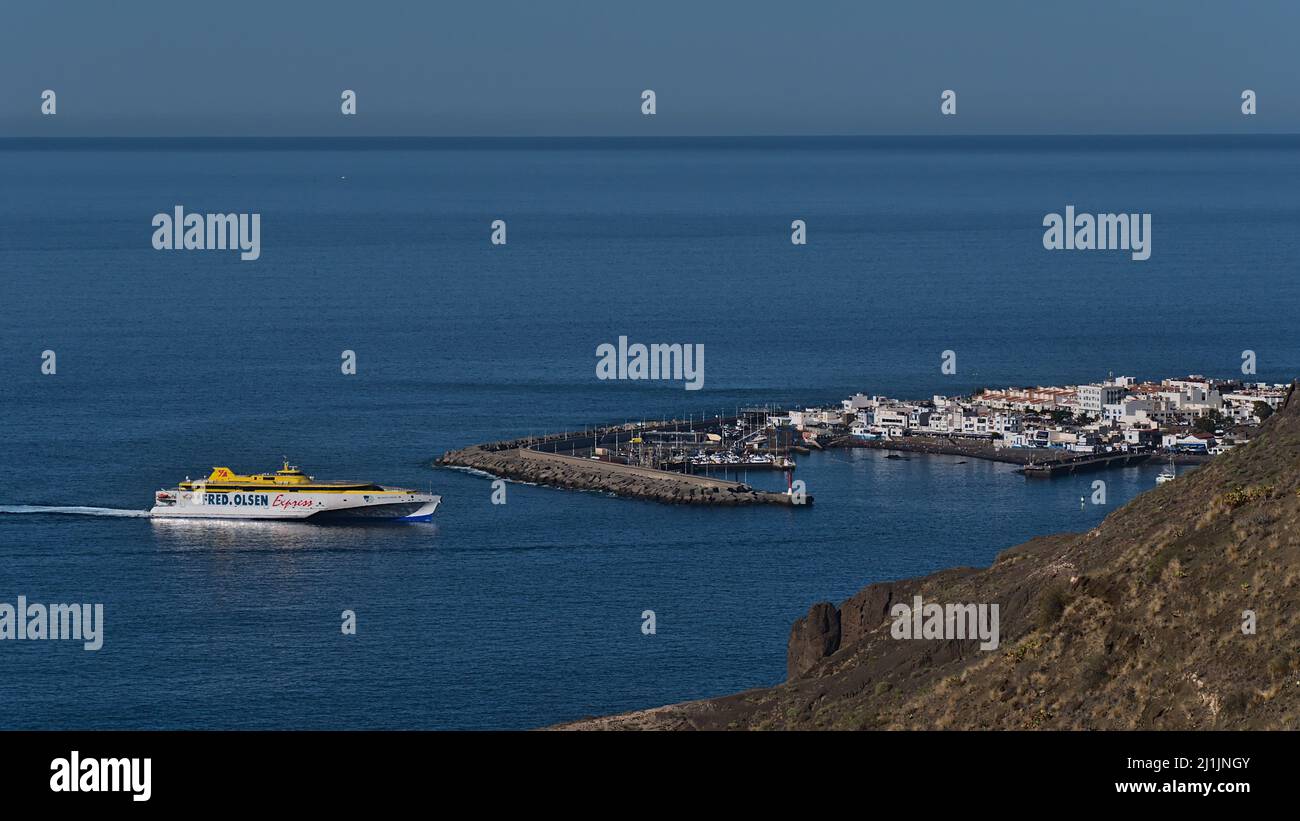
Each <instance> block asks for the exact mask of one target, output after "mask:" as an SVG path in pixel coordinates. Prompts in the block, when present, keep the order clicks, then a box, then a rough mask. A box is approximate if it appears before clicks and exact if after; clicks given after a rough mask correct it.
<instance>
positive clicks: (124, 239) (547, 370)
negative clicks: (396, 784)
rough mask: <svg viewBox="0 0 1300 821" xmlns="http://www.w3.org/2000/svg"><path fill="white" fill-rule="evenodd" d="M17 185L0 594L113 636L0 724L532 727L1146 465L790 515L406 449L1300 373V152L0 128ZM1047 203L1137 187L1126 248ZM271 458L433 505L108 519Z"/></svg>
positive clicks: (920, 478) (958, 142)
mask: <svg viewBox="0 0 1300 821" xmlns="http://www.w3.org/2000/svg"><path fill="white" fill-rule="evenodd" d="M0 185H2V186H3V189H4V191H5V194H6V195H5V196H4V197H3V198H0V602H8V603H10V604H14V603H16V600H17V597H18V596H20V595H22V596H26V597H27V599H28V600H29V601H38V602H51V603H53V602H57V603H63V602H100V603H103V605H104V618H105V626H104V643H103V647H102V649H100V650H98V651H93V652H90V651H86V650H83V649H82V646H81V644H80V643H78V642H52V641H45V642H37V641H22V642H20V641H4V642H0V728H109V727H114V728H471V729H498V728H531V727H537V726H542V725H547V724H552V723H556V722H561V721H566V720H572V719H576V718H580V717H583V716H587V715H596V714H605V713H612V712H616V711H623V710H630V709H636V708H642V707H650V706H655V705H659V704H663V703H667V702H676V701H681V700H686V699H696V698H702V697H707V696H715V695H722V694H726V693H730V692H734V691H738V690H742V689H746V688H751V687H757V686H765V685H771V684H774V683H776V682H779V681H780V680H781V679H782V678H783V677H784V672H785V643H786V638H787V636H788V633H789V629H790V624H791V622H792V621H793V620H794V619H796V618H798V617H799V616H801V615H802V614H803V613H805V612H806V611H807V609H808V607H809V605H811V604H812V603H814V602H816V601H820V600H831V601H838V600H841V599H843V598H845V597H847V596H849V595H851V594H852V593H853V592H855V591H856V590H858V589H859V588H861V587H862V586H863V585H865V584H868V583H870V582H873V581H880V580H886V579H893V578H898V577H905V576H913V575H917V574H923V573H928V572H931V571H934V570H937V569H940V568H945V567H950V566H954V565H973V566H979V565H986V564H988V563H989V562H990V561H991V560H992V559H993V557H994V556H995V555H996V554H997V553H998V552H999V551H1000V550H1002V549H1004V548H1006V547H1009V546H1011V545H1014V544H1017V543H1019V542H1021V541H1024V540H1025V539H1028V538H1030V537H1032V536H1035V535H1039V534H1046V533H1052V532H1057V531H1063V530H1076V531H1077V530H1084V529H1087V528H1090V527H1092V526H1094V525H1096V524H1097V523H1098V522H1099V521H1100V520H1101V519H1102V518H1103V517H1104V516H1105V515H1106V513H1107V512H1108V511H1110V510H1113V509H1115V508H1116V507H1117V506H1118V505H1120V504H1122V503H1123V502H1124V501H1125V500H1127V499H1130V498H1132V497H1133V496H1134V495H1136V494H1138V493H1141V492H1143V491H1145V490H1147V489H1149V488H1150V487H1152V486H1153V482H1152V480H1153V477H1154V474H1155V473H1156V472H1157V471H1158V470H1159V466H1158V465H1152V466H1146V467H1141V468H1131V469H1126V470H1121V471H1113V472H1109V473H1105V474H1094V475H1087V476H1081V477H1078V478H1067V479H1060V480H1056V481H1050V482H1046V481H1043V482H1028V481H1026V480H1025V479H1024V478H1023V477H1021V476H1019V475H1017V474H1016V473H1014V472H1013V470H1012V468H1011V467H1010V466H1008V465H1002V464H993V463H988V462H981V461H976V460H967V461H963V460H961V459H958V458H955V457H942V456H935V457H927V456H912V457H911V458H909V459H906V460H888V459H885V458H884V456H883V454H881V453H878V452H874V451H831V452H826V453H816V454H812V455H809V456H806V457H802V458H801V459H800V464H799V468H798V471H797V476H798V477H799V478H802V479H803V480H804V481H805V482H806V483H807V486H808V490H809V492H810V493H812V494H813V495H815V497H816V503H815V504H814V505H813V506H812V507H811V508H808V509H798V510H791V509H776V508H751V509H699V508H685V507H670V506H664V505H658V504H654V503H649V502H640V501H629V500H624V499H615V498H611V497H608V496H605V495H601V494H596V493H582V492H569V491H561V490H553V489H547V488H542V487H534V486H530V485H525V484H511V485H509V486H508V495H507V503H506V504H504V505H494V504H492V503H491V485H490V481H489V480H488V479H486V478H484V477H482V476H476V475H472V474H469V473H465V472H459V471H453V470H442V469H434V468H431V467H430V462H431V460H432V459H433V458H435V457H436V456H437V455H439V454H440V453H442V452H443V451H445V450H448V449H451V448H456V447H461V446H465V445H468V444H472V443H476V442H481V441H488V440H498V439H504V438H509V437H515V436H521V435H528V434H535V433H542V432H548V431H560V430H567V429H574V428H581V427H583V426H584V425H592V424H597V423H609V422H623V421H626V420H634V419H643V418H646V419H649V418H662V417H673V416H678V417H686V416H688V415H689V416H693V417H695V418H699V417H700V416H701V415H706V416H713V415H716V414H719V413H723V412H731V411H733V410H734V408H735V407H737V406H738V405H752V404H781V405H787V406H791V405H804V404H819V403H831V402H838V401H839V400H840V399H842V398H844V397H847V396H849V395H850V394H852V393H855V392H865V393H877V394H888V395H893V396H899V397H904V398H924V397H929V396H931V395H933V394H956V393H963V392H968V391H970V390H972V389H974V388H976V387H979V386H1005V385H1030V384H1066V383H1077V382H1080V381H1096V380H1099V379H1102V378H1104V377H1106V376H1107V374H1110V373H1113V374H1115V375H1117V376H1118V375H1133V376H1138V377H1143V378H1162V377H1168V376H1179V375H1186V374H1188V373H1201V374H1205V375H1208V376H1220V377H1232V376H1237V375H1240V366H1241V362H1242V352H1243V351H1246V350H1250V351H1254V352H1255V353H1256V356H1257V358H1258V369H1259V371H1258V376H1257V377H1256V378H1257V379H1259V380H1261V381H1285V380H1288V379H1290V378H1291V377H1292V376H1294V375H1295V374H1296V372H1297V371H1298V370H1300V349H1298V346H1297V336H1296V334H1295V333H1294V330H1293V329H1292V328H1291V327H1290V323H1289V321H1288V319H1287V317H1288V314H1287V312H1286V310H1285V309H1286V306H1291V305H1295V304H1297V301H1298V300H1300V284H1298V280H1297V276H1296V271H1297V262H1298V260H1300V244H1298V243H1300V240H1298V238H1297V234H1296V230H1295V226H1296V225H1297V223H1298V222H1300V205H1298V204H1297V200H1296V198H1295V192H1296V191H1297V190H1300V140H1296V139H1293V138H1268V139H1263V138H1260V139H1251V138H1216V137H1206V138H1172V137H1165V138H1155V137H1153V138H1110V139H1107V138H1087V139H1085V138H1037V139H1022V138H982V139H937V138H936V139H903V138H898V139H825V140H818V139H798V140H794V139H792V140H781V139H757V140H728V139H719V140H700V139H691V140H651V141H645V140H642V141H636V140H596V139H592V140H451V141H447V140H443V141H440V140H427V141H426V140H376V141H318V140H285V141H270V140H261V141H237V140H236V141H219V140H208V141H203V140H198V141H179V142H157V141H154V142H150V141H93V140H91V141H71V142H65V143H60V144H56V145H52V144H50V143H43V142H22V141H8V142H5V141H0ZM177 205H183V206H184V207H185V208H186V209H187V210H192V211H199V212H216V211H221V212H256V213H259V214H261V221H262V236H261V240H262V255H261V258H260V259H259V260H257V261H253V262H243V261H240V259H239V256H238V254H236V253H232V252H221V251H209V252H200V251H188V252H184V251H156V250H154V249H153V247H152V246H151V242H150V240H151V236H152V232H153V229H152V227H151V219H152V217H153V215H154V214H157V213H160V212H166V213H170V212H171V211H172V209H173V208H174V207H175V206H177ZM1067 205H1074V206H1075V207H1076V210H1078V211H1081V212H1082V211H1089V212H1149V213H1151V214H1152V225H1153V239H1152V254H1151V258H1150V259H1149V260H1146V261H1134V260H1132V259H1131V258H1130V256H1129V254H1127V253H1123V252H1101V251H1091V252H1068V251H1048V250H1045V249H1044V248H1043V244H1042V236H1043V228H1042V221H1043V217H1044V215H1045V214H1048V213H1052V212H1057V213H1060V212H1063V211H1064V209H1065V207H1066V206H1067ZM497 219H501V220H505V221H506V222H507V225H508V241H507V244H506V245H505V246H493V245H492V244H491V243H490V241H489V237H490V234H491V228H490V226H491V223H492V222H493V220H497ZM795 219H802V220H805V221H806V223H807V230H808V243H807V245H805V246H795V245H792V244H791V242H790V230H791V229H790V224H791V221H792V220H795ZM619 336H627V337H628V338H629V339H630V340H631V341H633V342H637V341H640V342H644V343H651V342H666V343H691V344H702V345H704V348H705V352H706V358H705V381H704V388H703V389H702V390H699V391H686V390H684V389H683V387H682V384H681V383H673V382H659V383H651V382H617V381H601V380H598V379H597V378H596V374H595V364H596V357H595V350H596V348H597V347H598V346H599V345H601V344H602V343H605V342H616V341H617V339H618V337H619ZM46 350H52V351H54V352H55V353H56V355H57V373H56V374H54V375H44V374H42V372H41V362H42V352H43V351H46ZM345 350H352V351H355V353H356V358H357V359H356V361H357V373H356V374H355V375H344V374H343V373H342V372H341V368H340V363H341V355H342V352H343V351H345ZM945 350H950V351H953V352H955V353H956V357H957V373H956V374H955V375H945V374H944V373H942V372H941V370H940V364H941V353H942V352H943V351H945ZM282 456H287V457H288V458H289V459H290V460H291V461H293V462H295V463H297V464H301V465H302V466H303V467H304V468H306V469H307V470H308V471H309V472H310V473H313V474H315V475H317V476H319V477H327V478H355V479H362V480H369V481H378V482H383V483H386V484H401V485H409V486H415V487H419V488H429V487H432V488H433V489H434V490H435V491H436V492H438V493H441V494H442V495H443V497H444V504H443V507H442V508H441V509H440V510H439V511H438V514H437V516H436V517H435V521H434V522H433V523H432V524H427V525H422V524H412V525H406V526H379V527H375V526H371V527H356V526H353V527H324V526H313V525H309V524H269V523H263V524H256V523H196V522H190V523H176V522H171V523H169V522H155V521H151V520H149V519H147V518H144V517H140V516H132V515H129V513H130V512H133V511H134V512H138V511H141V510H144V509H146V508H147V507H148V506H149V505H150V504H151V503H152V496H153V492H154V491H155V490H156V489H158V488H160V487H163V486H172V485H174V483H175V482H176V481H178V480H180V479H182V478H183V477H185V476H187V475H189V476H195V477H197V476H200V475H206V472H207V471H208V470H209V469H210V468H211V467H212V466H214V465H228V466H231V467H233V468H235V469H236V470H240V471H244V472H254V471H260V470H266V469H272V468H275V467H277V466H278V465H279V462H280V460H281V458H282ZM1097 478H1102V479H1104V480H1105V481H1106V482H1107V496H1108V499H1107V502H1108V503H1107V504H1106V505H1104V506H1102V505H1092V504H1086V503H1085V504H1081V502H1080V499H1081V497H1091V494H1092V481H1093V480H1094V479H1097ZM750 479H751V481H753V482H754V483H755V484H766V485H768V486H774V484H775V483H777V482H779V481H780V480H779V477H774V476H754V475H751V476H750ZM41 506H63V507H66V506H77V507H86V508H94V510H90V511H83V512H81V513H75V514H74V513H63V514H53V513H48V512H39V508H40V507H41ZM344 610H353V611H355V613H356V616H357V631H356V634H355V635H344V634H343V632H342V631H341V629H340V627H341V614H342V612H343V611H344ZM645 610H653V611H654V612H655V616H656V627H657V632H655V633H654V634H653V635H646V634H643V633H642V630H641V626H642V619H641V614H642V613H643V611H645Z"/></svg>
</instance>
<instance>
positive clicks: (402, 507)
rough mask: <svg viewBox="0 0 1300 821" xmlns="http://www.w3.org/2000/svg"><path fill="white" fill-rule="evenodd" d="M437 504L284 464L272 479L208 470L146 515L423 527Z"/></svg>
mask: <svg viewBox="0 0 1300 821" xmlns="http://www.w3.org/2000/svg"><path fill="white" fill-rule="evenodd" d="M441 502H442V497H441V496H435V495H434V494H432V493H422V492H420V491H417V490H409V489H407V488H397V487H385V486H383V485H377V484H372V483H367V482H319V481H317V480H316V478H315V477H314V476H308V475H307V474H306V473H304V472H303V471H302V470H301V469H300V468H298V467H297V466H294V465H290V464H289V463H288V462H285V463H284V465H283V467H282V468H281V469H280V470H277V471H275V472H274V473H254V474H250V475H243V474H238V473H235V472H234V471H232V470H231V469H230V468H228V467H214V468H213V469H212V473H210V474H209V475H208V477H207V478H206V479H200V480H196V481H190V480H189V479H186V480H185V481H184V482H180V483H179V484H178V485H177V486H176V487H175V488H172V489H163V490H160V491H158V492H157V493H156V494H154V506H153V508H152V509H151V510H150V511H149V513H150V515H152V516H155V517H162V518H178V519H179V518H184V519H263V520H292V521H303V520H310V521H313V522H323V521H332V520H353V521H355V520H362V521H364V520H393V521H406V522H427V521H430V520H431V519H432V518H433V513H434V511H435V510H437V509H438V505H439V504H440V503H441Z"/></svg>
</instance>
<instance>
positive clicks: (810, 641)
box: [785, 601, 840, 678]
mask: <svg viewBox="0 0 1300 821" xmlns="http://www.w3.org/2000/svg"><path fill="white" fill-rule="evenodd" d="M838 649H840V611H838V610H836V609H835V605H833V604H831V603H830V602H825V601H824V602H818V603H817V604H814V605H813V606H812V608H811V609H810V610H809V611H808V615H807V616H804V617H803V618H802V619H799V620H798V621H796V622H795V623H794V626H793V627H791V628H790V644H789V647H788V648H787V649H786V656H785V669H786V675H787V676H789V677H790V678H798V677H799V676H802V675H803V674H804V673H806V672H808V671H809V670H811V669H812V668H813V667H814V666H815V665H816V664H817V662H819V661H821V660H822V659H824V658H826V657H827V656H829V655H830V654H832V653H834V652H835V651H836V650H838Z"/></svg>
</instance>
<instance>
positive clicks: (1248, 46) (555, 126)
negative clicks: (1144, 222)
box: [0, 0, 1300, 136]
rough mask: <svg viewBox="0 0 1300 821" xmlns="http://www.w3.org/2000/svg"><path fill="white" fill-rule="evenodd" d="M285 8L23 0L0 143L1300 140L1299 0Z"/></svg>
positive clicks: (0, 116) (0, 52) (10, 17)
mask: <svg viewBox="0 0 1300 821" xmlns="http://www.w3.org/2000/svg"><path fill="white" fill-rule="evenodd" d="M289 5H290V4H288V3H281V2H270V0H259V1H258V2H247V1H246V0H224V1H223V2H211V3H192V2H179V1H177V0H173V2H154V1H153V0H142V1H137V0H131V2H122V3H111V2H102V0H95V2H88V1H85V0H82V1H81V2H60V0H40V2H37V0H23V2H17V0H15V1H14V2H7V3H5V5H4V8H3V11H0V136H36V135H53V136H97V135H105V136H107V135H112V136H169V135H220V136H225V135H231V136H237V135H250V136H252V135H258V136H260V135H320V136H340V135H432V136H442V135H446V136H463V135H501V136H513V135H669V134H681V135H704V134H725V135H752V134H950V133H960V134H1041V133H1071V134H1091V133H1115V134H1133V133H1206V132H1210V133H1236V132H1259V133H1263V132H1270V133H1280V132H1287V133H1295V132H1300V56H1298V55H1300V44H1297V36H1300V3H1297V2H1294V0H1291V2H1283V0H1277V1H1276V2H1272V1H1270V2H1251V0H1245V1H1244V2H1231V3H1230V2H1200V1H1199V0H1179V1H1175V0H1127V1H1126V2H1121V1H1120V0H1095V1H1094V2H1087V0H1084V1H1083V2H1054V1H1053V0H1038V2H1018V1H1017V2H1011V1H999V0H990V1H989V2H964V1H963V2H957V1H956V0H950V1H949V2H923V1H921V2H914V1H913V0H897V2H874V1H873V0H857V2H819V1H818V0H807V2H803V1H802V0H801V1H797V2H792V1H790V0H786V1H785V2H768V0H753V1H752V2H741V0H729V1H728V2H725V3H724V2H709V1H708V0H695V2H681V1H680V0H654V2H646V3H631V2H619V0H605V2H597V1H596V0H592V1H591V2H564V1H563V0H560V1H558V2H545V1H544V0H533V1H532V2H525V1H517V0H483V2H469V1H468V0H465V1H463V2H454V3H450V2H436V0H435V2H404V3H398V2H390V0H363V2H348V3H344V2H334V0H321V1H320V2H301V3H294V4H292V5H293V6H294V7H295V8H296V9H297V10H290V9H289V8H288V6H289ZM45 88H52V89H54V90H55V91H56V92H57V93H58V95H59V96H58V104H59V111H58V114H57V115H56V116H55V117H41V115H40V112H39V104H40V92H41V90H42V89H45ZM344 88H351V89H355V90H356V91H357V92H358V94H359V98H360V105H359V107H360V114H359V116H358V117H355V118H344V117H342V116H341V115H340V114H339V111H338V105H339V93H340V91H342V89H344ZM644 88H653V89H654V90H655V91H656V92H657V93H658V95H659V112H658V114H657V115H656V116H655V117H654V118H644V117H642V116H641V114H640V110H639V107H640V92H641V90H642V89H644ZM945 88H952V89H954V90H956V91H957V92H958V116H957V117H955V118H945V117H941V116H940V115H939V113H938V104H939V93H940V92H941V91H942V90H943V89H945ZM1244 88H1252V89H1254V90H1255V91H1257V92H1258V93H1259V95H1260V96H1259V114H1258V115H1256V116H1255V117H1254V118H1245V117H1243V116H1241V114H1240V111H1239V105H1240V103H1239V96H1240V93H1241V90H1242V89H1244Z"/></svg>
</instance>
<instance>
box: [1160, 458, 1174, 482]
mask: <svg viewBox="0 0 1300 821" xmlns="http://www.w3.org/2000/svg"><path fill="white" fill-rule="evenodd" d="M1177 478H1178V472H1177V471H1175V470H1174V457H1172V456H1170V457H1169V467H1167V468H1165V469H1164V470H1162V471H1160V473H1159V474H1157V475H1156V484H1157V485H1163V484H1164V483H1165V482H1172V481H1173V480H1175V479H1177Z"/></svg>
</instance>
